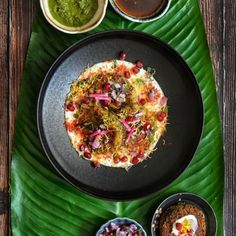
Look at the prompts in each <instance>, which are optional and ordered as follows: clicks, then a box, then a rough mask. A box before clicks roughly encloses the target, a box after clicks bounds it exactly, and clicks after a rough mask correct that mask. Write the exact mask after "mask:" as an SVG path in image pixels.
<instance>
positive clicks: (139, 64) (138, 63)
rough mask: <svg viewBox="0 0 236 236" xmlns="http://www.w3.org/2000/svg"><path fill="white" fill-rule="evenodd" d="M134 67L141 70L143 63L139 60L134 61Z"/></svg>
mask: <svg viewBox="0 0 236 236" xmlns="http://www.w3.org/2000/svg"><path fill="white" fill-rule="evenodd" d="M136 66H137V67H138V68H139V69H141V68H142V67H143V63H142V62H141V61H139V60H137V61H136Z"/></svg>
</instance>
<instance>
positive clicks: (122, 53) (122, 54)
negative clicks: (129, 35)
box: [119, 51, 126, 60]
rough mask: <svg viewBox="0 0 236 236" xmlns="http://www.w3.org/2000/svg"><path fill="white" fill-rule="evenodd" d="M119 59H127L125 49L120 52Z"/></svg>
mask: <svg viewBox="0 0 236 236" xmlns="http://www.w3.org/2000/svg"><path fill="white" fill-rule="evenodd" d="M119 59H120V60H125V59H126V53H125V52H124V51H121V52H120V53H119Z"/></svg>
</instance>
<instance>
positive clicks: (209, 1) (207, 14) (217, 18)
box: [200, 0, 223, 118]
mask: <svg viewBox="0 0 236 236" xmlns="http://www.w3.org/2000/svg"><path fill="white" fill-rule="evenodd" d="M200 3H201V4H200V7H201V11H202V16H203V19H204V24H205V30H206V35H207V41H208V45H209V49H210V54H211V58H212V63H213V68H214V73H215V81H216V88H217V95H218V104H219V108H220V113H221V114H222V112H223V103H222V101H223V89H222V88H223V31H222V30H223V10H222V9H223V1H218V0H200ZM221 118H222V116H221Z"/></svg>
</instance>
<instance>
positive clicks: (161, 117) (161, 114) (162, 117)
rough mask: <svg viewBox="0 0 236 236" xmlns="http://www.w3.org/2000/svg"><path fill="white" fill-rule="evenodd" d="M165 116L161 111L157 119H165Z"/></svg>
mask: <svg viewBox="0 0 236 236" xmlns="http://www.w3.org/2000/svg"><path fill="white" fill-rule="evenodd" d="M165 117H166V113H165V112H163V111H161V112H160V113H159V114H158V116H157V120H158V121H163V120H164V119H165Z"/></svg>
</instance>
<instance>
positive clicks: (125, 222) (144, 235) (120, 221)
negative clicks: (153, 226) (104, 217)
mask: <svg viewBox="0 0 236 236" xmlns="http://www.w3.org/2000/svg"><path fill="white" fill-rule="evenodd" d="M111 224H115V225H118V226H121V225H131V224H133V225H135V226H136V227H137V228H138V229H139V232H140V233H141V234H142V236H147V233H146V232H145V230H144V229H143V227H142V226H141V225H140V224H139V223H138V222H136V221H135V220H133V219H130V218H127V217H122V218H119V217H118V218H114V219H112V220H109V221H107V222H106V223H105V224H103V225H102V226H101V227H100V229H99V230H98V231H97V233H96V236H101V235H103V232H106V230H107V229H109V227H111Z"/></svg>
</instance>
